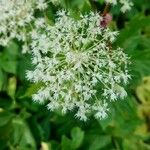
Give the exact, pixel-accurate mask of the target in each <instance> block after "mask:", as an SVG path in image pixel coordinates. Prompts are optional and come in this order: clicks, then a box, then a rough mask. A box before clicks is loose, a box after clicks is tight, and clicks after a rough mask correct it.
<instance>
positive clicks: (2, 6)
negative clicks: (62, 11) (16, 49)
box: [0, 0, 47, 46]
mask: <svg viewBox="0 0 150 150" xmlns="http://www.w3.org/2000/svg"><path fill="white" fill-rule="evenodd" d="M46 7H47V4H46V2H45V0H0V45H3V46H6V45H7V43H8V42H9V41H10V40H11V39H14V38H17V39H18V40H22V41H25V40H26V38H27V37H26V32H27V28H26V26H27V25H29V24H30V23H31V22H32V21H33V20H34V11H35V9H40V10H43V9H45V8H46Z"/></svg>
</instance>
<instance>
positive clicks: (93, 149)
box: [88, 135, 111, 150]
mask: <svg viewBox="0 0 150 150" xmlns="http://www.w3.org/2000/svg"><path fill="white" fill-rule="evenodd" d="M90 141H91V142H90V144H89V148H88V150H100V149H102V148H104V147H105V146H107V145H108V144H110V143H111V136H109V135H93V136H91V140H90Z"/></svg>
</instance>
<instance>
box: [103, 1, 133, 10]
mask: <svg viewBox="0 0 150 150" xmlns="http://www.w3.org/2000/svg"><path fill="white" fill-rule="evenodd" d="M105 2H106V3H108V4H112V5H117V4H118V3H120V4H121V5H122V6H121V9H120V10H121V11H122V12H123V13H125V12H126V11H128V10H130V9H131V7H132V6H133V3H132V2H131V0H105Z"/></svg>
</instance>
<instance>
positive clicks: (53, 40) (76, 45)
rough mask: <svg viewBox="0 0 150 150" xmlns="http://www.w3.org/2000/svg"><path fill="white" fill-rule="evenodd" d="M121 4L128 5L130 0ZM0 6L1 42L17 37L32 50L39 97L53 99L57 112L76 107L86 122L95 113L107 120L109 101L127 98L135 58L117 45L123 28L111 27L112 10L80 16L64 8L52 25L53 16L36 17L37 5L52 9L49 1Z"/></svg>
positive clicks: (12, 0)
mask: <svg viewBox="0 0 150 150" xmlns="http://www.w3.org/2000/svg"><path fill="white" fill-rule="evenodd" d="M51 2H53V1H51ZM118 2H120V3H121V4H124V5H125V4H126V2H128V0H118ZM106 3H112V4H117V1H116V0H106ZM0 4H1V6H0V7H1V9H0V13H1V16H0V44H1V45H3V46H4V45H7V43H8V42H9V41H10V40H11V39H14V38H17V39H18V40H21V41H23V42H24V43H25V44H24V46H23V47H24V49H25V50H24V51H26V49H30V53H31V54H32V64H33V66H34V70H30V71H27V78H28V80H30V81H32V82H33V83H42V84H41V85H42V86H41V87H40V89H39V90H38V91H37V93H35V94H33V100H34V101H36V102H39V103H47V108H48V109H49V110H51V111H54V110H61V112H62V113H67V112H68V111H73V110H74V112H75V116H76V117H77V118H79V119H80V120H83V121H86V120H87V119H88V117H89V116H90V115H93V116H94V117H95V118H97V119H102V118H105V117H106V116H107V113H108V111H109V103H110V102H111V101H115V100H117V99H123V98H124V97H126V96H127V93H126V91H125V89H124V88H123V86H124V85H126V84H127V83H128V79H129V78H130V75H129V73H128V63H129V58H128V56H127V55H126V54H125V53H124V52H123V50H122V49H121V48H119V47H117V48H113V46H112V45H113V42H114V41H115V39H116V36H117V35H118V32H116V31H111V30H110V29H109V28H108V27H107V26H108V24H109V23H110V22H111V20H112V16H111V15H110V14H109V13H108V12H107V13H104V14H103V15H102V16H101V15H99V13H94V12H91V13H89V14H87V15H80V19H78V20H76V19H73V18H72V17H71V16H70V13H69V12H66V11H64V10H61V11H58V12H57V17H56V20H55V23H54V25H51V24H49V22H48V21H47V18H46V19H45V17H41V18H36V17H35V16H34V11H35V10H36V9H39V10H44V9H46V8H47V7H48V5H47V3H46V1H45V0H37V1H34V0H26V1H25V0H7V4H6V1H5V0H0ZM124 7H125V6H124ZM126 7H127V6H126ZM122 10H125V8H124V9H123V8H122ZM126 10H127V8H126ZM26 26H31V29H30V30H28V28H26ZM28 39H30V40H28ZM27 40H28V41H27Z"/></svg>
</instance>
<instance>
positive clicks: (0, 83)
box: [0, 69, 5, 91]
mask: <svg viewBox="0 0 150 150" xmlns="http://www.w3.org/2000/svg"><path fill="white" fill-rule="evenodd" d="M4 78H5V77H4V73H3V71H2V70H1V69H0V91H1V90H2V88H3V84H4Z"/></svg>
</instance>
